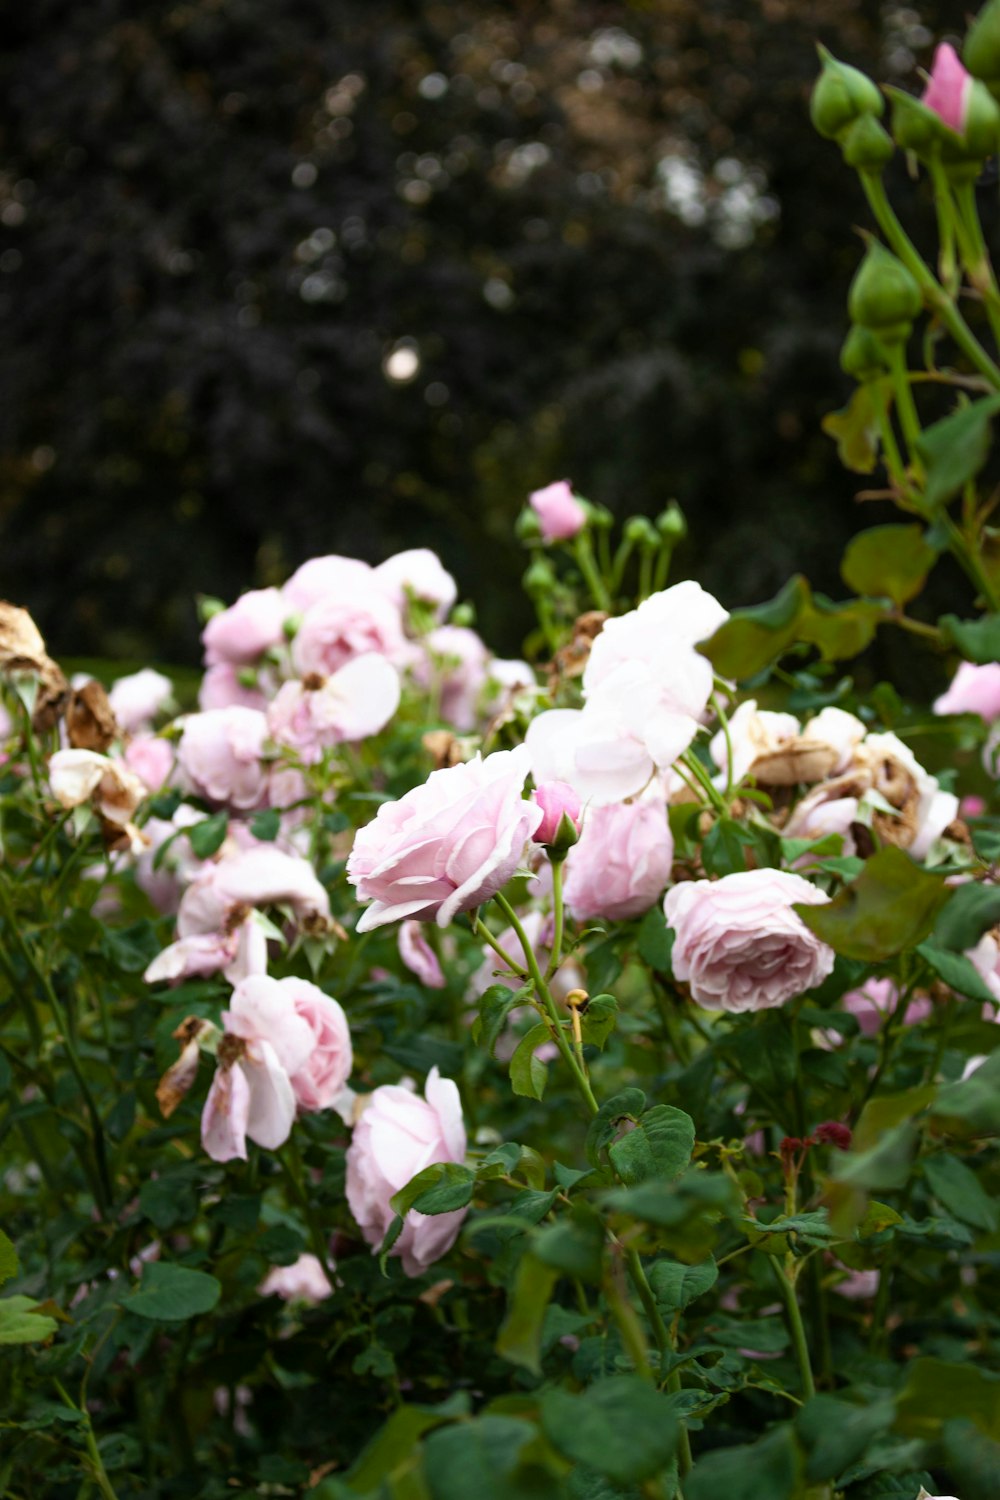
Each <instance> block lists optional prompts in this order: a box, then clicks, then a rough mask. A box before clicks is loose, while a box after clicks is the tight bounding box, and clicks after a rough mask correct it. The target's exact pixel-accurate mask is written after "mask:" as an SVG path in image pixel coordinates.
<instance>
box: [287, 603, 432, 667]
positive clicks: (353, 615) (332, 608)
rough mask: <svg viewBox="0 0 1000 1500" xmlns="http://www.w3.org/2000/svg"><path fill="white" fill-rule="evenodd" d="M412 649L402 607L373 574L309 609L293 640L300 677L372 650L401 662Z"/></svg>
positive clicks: (343, 663) (293, 657) (293, 655)
mask: <svg viewBox="0 0 1000 1500" xmlns="http://www.w3.org/2000/svg"><path fill="white" fill-rule="evenodd" d="M413 650H414V648H413V647H412V646H411V645H409V643H408V642H407V640H406V637H405V636H404V634H403V622H402V619H401V618H400V613H399V610H398V609H397V608H396V606H395V605H394V604H392V603H391V602H390V601H389V600H388V599H387V598H386V597H385V595H384V594H382V593H380V592H379V591H378V589H377V588H374V587H373V586H372V584H371V582H370V580H369V581H368V582H367V583H366V584H365V586H364V588H363V589H357V590H354V591H348V590H344V591H342V592H340V593H337V594H332V595H329V596H325V597H323V598H320V599H318V600H317V601H316V603H315V604H313V605H312V606H311V608H309V609H308V610H306V613H305V614H304V615H303V617H302V623H301V625H300V626H299V628H298V631H297V632H296V635H295V638H294V640H293V641H292V663H293V665H294V667H295V670H296V672H297V673H298V674H299V676H300V677H308V676H310V675H316V676H319V677H328V676H330V675H331V673H333V672H336V671H337V668H338V667H343V666H346V665H347V663H348V662H349V661H353V660H354V659H355V658H356V657H358V656H365V655H367V653H368V652H372V651H373V652H375V653H376V655H378V656H385V657H387V658H388V659H389V660H390V661H393V662H395V663H397V664H398V665H402V664H403V663H404V662H406V661H408V660H409V658H410V655H411V654H412V651H413Z"/></svg>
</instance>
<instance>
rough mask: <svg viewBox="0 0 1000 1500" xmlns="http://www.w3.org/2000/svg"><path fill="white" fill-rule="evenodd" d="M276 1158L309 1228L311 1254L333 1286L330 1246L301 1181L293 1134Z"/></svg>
mask: <svg viewBox="0 0 1000 1500" xmlns="http://www.w3.org/2000/svg"><path fill="white" fill-rule="evenodd" d="M278 1160H279V1161H280V1162H281V1165H282V1168H283V1170H284V1173H285V1176H286V1177H287V1179H288V1181H289V1183H290V1185H291V1189H292V1197H293V1198H294V1199H295V1201H296V1202H297V1203H298V1205H299V1207H300V1208H301V1210H302V1214H303V1217H304V1218H305V1221H306V1227H307V1228H308V1230H309V1240H310V1243H311V1244H312V1248H313V1254H314V1255H315V1257H316V1259H317V1260H318V1261H319V1263H320V1265H321V1266H322V1267H323V1270H324V1272H325V1273H326V1279H327V1281H329V1283H330V1285H331V1287H332V1286H335V1285H336V1282H335V1279H334V1270H333V1264H332V1262H331V1260H330V1246H329V1243H328V1241H327V1238H326V1236H325V1235H324V1233H323V1231H322V1229H321V1228H320V1226H319V1223H318V1222H317V1219H316V1215H315V1213H314V1212H313V1207H312V1204H311V1203H310V1201H309V1194H308V1193H307V1192H306V1188H305V1184H304V1182H303V1176H304V1173H303V1167H302V1157H301V1155H300V1153H299V1148H298V1144H297V1142H296V1141H295V1138H294V1135H291V1136H289V1138H288V1141H287V1143H286V1145H285V1146H284V1148H283V1149H282V1150H281V1151H279V1152H278Z"/></svg>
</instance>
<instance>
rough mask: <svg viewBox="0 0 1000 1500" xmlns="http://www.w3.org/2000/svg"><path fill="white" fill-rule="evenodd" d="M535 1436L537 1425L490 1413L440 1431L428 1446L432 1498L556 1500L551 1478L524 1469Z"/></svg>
mask: <svg viewBox="0 0 1000 1500" xmlns="http://www.w3.org/2000/svg"><path fill="white" fill-rule="evenodd" d="M536 1438H537V1431H536V1428H535V1427H534V1426H533V1425H532V1423H530V1422H525V1421H523V1420H522V1419H521V1418H519V1417H505V1416H493V1415H487V1416H481V1417H477V1418H476V1420H475V1421H473V1422H456V1423H454V1424H452V1425H451V1426H448V1427H440V1428H438V1430H437V1431H436V1432H433V1433H432V1434H431V1436H430V1437H429V1438H428V1439H427V1442H426V1445H425V1448H424V1473H425V1475H426V1478H427V1483H428V1486H429V1487H430V1492H431V1496H432V1500H472V1497H474V1500H544V1497H545V1496H546V1495H552V1496H553V1500H555V1496H556V1495H557V1493H558V1491H557V1490H556V1487H555V1482H554V1479H553V1478H552V1477H551V1476H549V1475H547V1474H546V1473H545V1471H541V1472H539V1471H538V1470H537V1469H529V1470H528V1471H527V1472H524V1470H523V1469H522V1468H521V1452H522V1449H524V1448H525V1447H527V1445H528V1444H529V1443H531V1442H533V1441H534V1440H535V1439H536ZM519 1470H520V1472H519Z"/></svg>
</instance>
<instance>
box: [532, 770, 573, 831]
mask: <svg viewBox="0 0 1000 1500" xmlns="http://www.w3.org/2000/svg"><path fill="white" fill-rule="evenodd" d="M531 795H532V798H533V800H534V801H535V802H537V803H538V806H539V807H540V808H541V809H542V813H543V817H542V821H541V822H540V823H539V825H538V827H537V828H536V829H535V833H534V840H535V843H536V844H551V843H554V841H555V839H556V836H557V834H558V833H559V831H560V825H561V823H562V820H563V818H567V819H568V820H569V823H570V824H571V825H572V827H573V828H575V830H576V832H577V833H578V834H579V832H580V827H581V819H582V810H583V804H582V803H581V801H580V797H579V795H578V793H577V792H575V791H574V790H573V788H572V787H571V786H570V785H569V783H568V782H565V781H543V782H542V784H541V786H537V787H536V788H535V790H534V791H533V792H532V794H531Z"/></svg>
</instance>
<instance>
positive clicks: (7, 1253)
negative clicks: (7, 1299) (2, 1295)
mask: <svg viewBox="0 0 1000 1500" xmlns="http://www.w3.org/2000/svg"><path fill="white" fill-rule="evenodd" d="M16 1275H17V1251H16V1250H15V1249H14V1242H13V1241H12V1240H10V1239H8V1238H7V1236H6V1235H5V1234H4V1232H3V1230H2V1229H0V1286H2V1285H3V1283H4V1282H5V1281H9V1280H10V1278H11V1277H12V1276H16Z"/></svg>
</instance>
